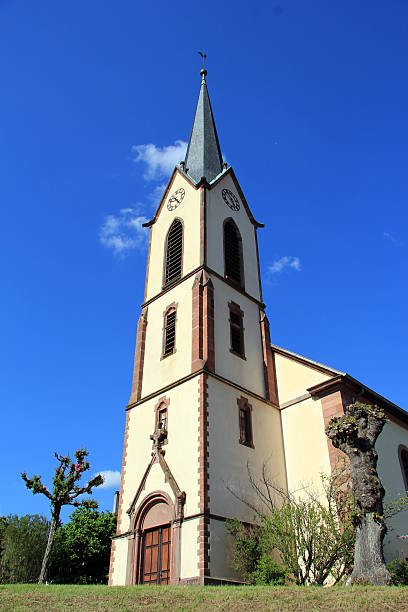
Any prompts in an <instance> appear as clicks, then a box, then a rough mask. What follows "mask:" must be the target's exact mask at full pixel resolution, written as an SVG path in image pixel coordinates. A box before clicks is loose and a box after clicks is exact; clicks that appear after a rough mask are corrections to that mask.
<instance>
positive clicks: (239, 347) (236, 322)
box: [228, 302, 245, 358]
mask: <svg viewBox="0 0 408 612" xmlns="http://www.w3.org/2000/svg"><path fill="white" fill-rule="evenodd" d="M228 306H229V311H230V318H229V321H230V340H231V346H230V351H231V353H235V355H239V357H244V358H245V347H244V321H243V318H244V313H243V312H242V310H241V308H240V307H239V305H238V304H235V303H234V302H230V303H229V304H228Z"/></svg>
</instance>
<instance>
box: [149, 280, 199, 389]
mask: <svg viewBox="0 0 408 612" xmlns="http://www.w3.org/2000/svg"><path fill="white" fill-rule="evenodd" d="M193 283H194V276H192V277H190V278H187V279H185V280H184V281H183V282H182V283H180V284H179V285H177V286H176V287H174V288H173V289H171V290H170V291H168V292H167V293H165V294H163V295H162V296H160V297H159V298H157V299H156V300H154V301H153V302H152V303H151V304H149V307H148V314H147V327H146V344H145V360H144V367H143V383H142V397H145V396H147V395H149V394H150V393H154V392H155V391H157V389H162V388H163V387H165V386H166V385H168V384H170V383H172V382H175V381H177V380H179V379H180V378H183V376H187V375H188V374H190V373H191V346H192V316H193V314H192V308H193V307H192V303H193V302H192V300H193V294H192V289H193ZM173 302H175V303H177V304H178V306H177V316H176V351H175V353H173V354H172V355H169V356H168V357H165V358H164V359H161V357H162V351H163V313H164V311H165V310H166V308H167V307H168V306H169V305H170V304H172V303H173Z"/></svg>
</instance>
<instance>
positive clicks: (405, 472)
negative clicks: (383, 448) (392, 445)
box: [398, 444, 408, 493]
mask: <svg viewBox="0 0 408 612" xmlns="http://www.w3.org/2000/svg"><path fill="white" fill-rule="evenodd" d="M398 457H399V460H400V465H401V472H402V478H403V480H404V485H405V490H406V492H407V493H408V448H407V447H406V446H403V445H402V444H401V445H400V446H399V448H398Z"/></svg>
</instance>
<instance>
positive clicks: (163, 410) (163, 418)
mask: <svg viewBox="0 0 408 612" xmlns="http://www.w3.org/2000/svg"><path fill="white" fill-rule="evenodd" d="M157 428H158V429H160V430H161V431H166V432H167V406H166V405H165V404H162V406H160V408H159V412H158V415H157Z"/></svg>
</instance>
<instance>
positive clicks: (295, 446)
mask: <svg viewBox="0 0 408 612" xmlns="http://www.w3.org/2000/svg"><path fill="white" fill-rule="evenodd" d="M281 416H282V430H283V440H284V446H285V459H286V472H287V480H288V489H289V491H291V492H295V491H296V492H298V493H297V494H298V495H299V497H301V496H304V495H306V490H307V489H309V490H310V491H313V492H314V493H318V494H320V493H323V488H322V481H321V474H327V475H330V473H331V467H330V459H329V451H328V445H327V437H326V434H325V429H324V419H323V412H322V405H321V401H320V400H313V399H312V398H308V399H305V400H303V401H302V402H298V403H297V404H293V405H292V406H289V407H288V408H285V409H283V410H281Z"/></svg>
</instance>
